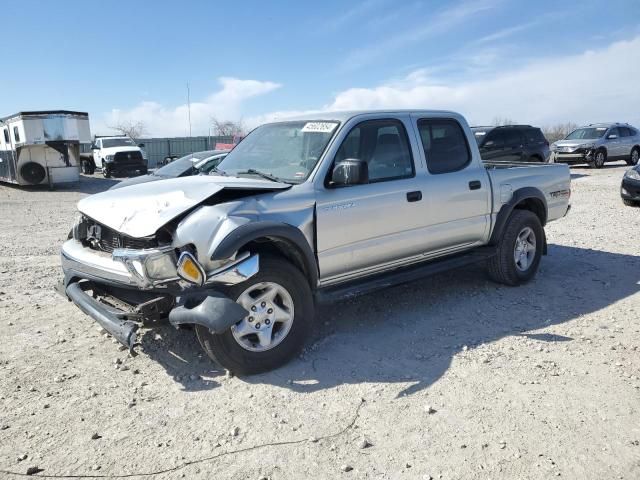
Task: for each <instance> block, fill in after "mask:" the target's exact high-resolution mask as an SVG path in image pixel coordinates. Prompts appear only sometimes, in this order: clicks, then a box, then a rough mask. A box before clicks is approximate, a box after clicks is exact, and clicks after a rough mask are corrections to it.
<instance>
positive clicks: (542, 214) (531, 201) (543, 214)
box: [513, 198, 547, 227]
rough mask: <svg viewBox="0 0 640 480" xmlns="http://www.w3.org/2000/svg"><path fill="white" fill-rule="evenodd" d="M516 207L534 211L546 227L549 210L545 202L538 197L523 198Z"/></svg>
mask: <svg viewBox="0 0 640 480" xmlns="http://www.w3.org/2000/svg"><path fill="white" fill-rule="evenodd" d="M513 208H514V209H518V210H529V211H530V212H533V213H534V214H535V215H536V216H537V217H538V219H539V220H540V224H541V225H542V226H543V227H544V225H545V224H546V223H547V211H546V208H545V206H544V203H542V201H541V200H540V199H538V198H525V199H524V200H521V201H520V202H519V203H518V204H517V205H516V206H515V207H513Z"/></svg>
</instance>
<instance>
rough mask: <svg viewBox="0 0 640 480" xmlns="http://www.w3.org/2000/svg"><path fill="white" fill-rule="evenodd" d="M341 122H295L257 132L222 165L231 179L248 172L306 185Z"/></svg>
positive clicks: (264, 128) (244, 140) (272, 126)
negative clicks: (304, 182) (231, 176)
mask: <svg viewBox="0 0 640 480" xmlns="http://www.w3.org/2000/svg"><path fill="white" fill-rule="evenodd" d="M337 126H338V122H326V121H296V122H283V123H271V124H267V125H263V126H261V127H258V128H256V129H255V130H254V131H253V132H251V133H250V134H249V135H248V136H247V137H245V138H244V139H243V140H242V141H241V142H240V143H239V144H238V145H237V146H236V147H235V148H234V149H233V150H232V151H231V152H230V153H229V155H227V157H226V158H225V159H224V160H223V161H222V163H220V165H219V167H218V168H219V169H220V170H222V171H224V172H226V173H227V174H229V175H238V174H240V175H242V174H243V172H246V171H247V170H249V169H252V170H257V171H259V172H262V173H268V174H270V175H272V176H274V177H276V178H277V179H278V180H281V181H283V182H289V183H300V182H303V181H304V180H305V179H306V178H307V177H308V176H309V174H310V173H311V171H312V170H313V168H314V167H315V165H316V163H318V160H319V159H320V156H321V155H322V153H323V152H324V149H325V148H326V147H327V145H328V144H329V140H331V137H333V134H334V132H335V131H336V127H337Z"/></svg>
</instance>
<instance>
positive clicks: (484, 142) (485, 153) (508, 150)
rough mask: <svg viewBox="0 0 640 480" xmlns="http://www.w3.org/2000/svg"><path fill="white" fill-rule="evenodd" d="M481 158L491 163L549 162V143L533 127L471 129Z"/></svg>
mask: <svg viewBox="0 0 640 480" xmlns="http://www.w3.org/2000/svg"><path fill="white" fill-rule="evenodd" d="M471 130H472V131H473V134H474V136H475V138H476V142H478V148H479V149H480V156H481V157H482V159H483V160H486V161H491V162H548V161H549V154H550V151H549V142H548V141H547V139H546V138H545V137H544V134H543V133H542V130H540V129H539V128H537V127H532V126H531V125H504V126H500V127H471Z"/></svg>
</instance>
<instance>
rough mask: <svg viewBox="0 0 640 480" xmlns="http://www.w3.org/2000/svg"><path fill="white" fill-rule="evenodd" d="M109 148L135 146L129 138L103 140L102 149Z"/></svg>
mask: <svg viewBox="0 0 640 480" xmlns="http://www.w3.org/2000/svg"><path fill="white" fill-rule="evenodd" d="M111 147H137V145H136V142H134V141H133V140H131V139H130V138H103V139H102V148H111Z"/></svg>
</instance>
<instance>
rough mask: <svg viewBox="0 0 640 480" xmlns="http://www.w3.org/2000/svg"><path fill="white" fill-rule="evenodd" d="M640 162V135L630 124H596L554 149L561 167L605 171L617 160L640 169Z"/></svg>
mask: <svg viewBox="0 0 640 480" xmlns="http://www.w3.org/2000/svg"><path fill="white" fill-rule="evenodd" d="M639 158H640V132H638V129H636V128H635V127H632V126H631V125H629V124H628V123H593V124H591V125H588V126H585V127H580V128H578V129H576V130H574V131H573V132H571V133H570V134H569V135H567V137H566V138H565V139H564V140H559V141H557V142H555V143H554V144H553V145H551V159H552V161H555V162H558V163H569V164H573V163H587V164H588V165H589V166H590V167H593V168H602V166H603V165H604V163H605V162H614V161H616V160H624V161H625V162H627V165H636V164H637V163H638V159H639Z"/></svg>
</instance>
